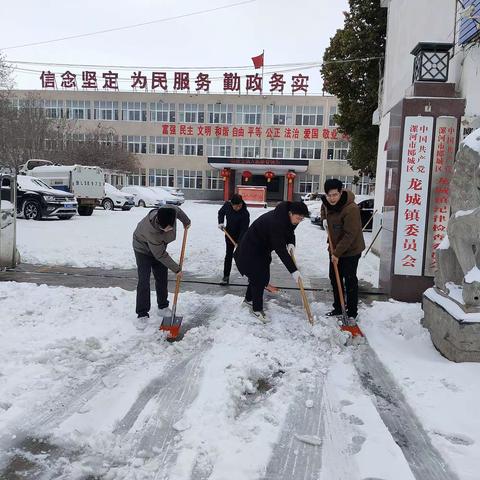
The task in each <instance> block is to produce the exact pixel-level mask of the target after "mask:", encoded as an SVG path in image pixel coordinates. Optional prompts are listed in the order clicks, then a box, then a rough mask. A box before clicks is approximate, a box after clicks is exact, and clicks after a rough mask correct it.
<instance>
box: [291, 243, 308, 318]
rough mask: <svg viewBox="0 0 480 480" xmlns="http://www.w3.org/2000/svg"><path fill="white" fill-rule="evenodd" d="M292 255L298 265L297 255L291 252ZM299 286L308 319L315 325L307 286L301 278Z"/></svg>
mask: <svg viewBox="0 0 480 480" xmlns="http://www.w3.org/2000/svg"><path fill="white" fill-rule="evenodd" d="M290 256H291V257H292V260H293V263H294V264H295V266H297V262H296V261H295V255H294V254H293V253H290ZM298 286H299V287H300V294H301V296H302V302H303V308H304V309H305V313H306V314H307V320H308V321H309V322H310V324H311V325H313V315H312V310H311V309H310V303H308V298H307V294H306V293H305V288H304V287H303V280H302V279H301V278H299V279H298Z"/></svg>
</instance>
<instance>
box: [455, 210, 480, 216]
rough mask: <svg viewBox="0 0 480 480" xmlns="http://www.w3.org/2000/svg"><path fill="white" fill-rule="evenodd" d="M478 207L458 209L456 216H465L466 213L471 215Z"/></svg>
mask: <svg viewBox="0 0 480 480" xmlns="http://www.w3.org/2000/svg"><path fill="white" fill-rule="evenodd" d="M475 210H476V209H472V210H458V211H457V212H455V218H458V217H465V216H466V215H471V214H472V213H473V212H475Z"/></svg>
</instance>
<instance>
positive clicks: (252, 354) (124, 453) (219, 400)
mask: <svg viewBox="0 0 480 480" xmlns="http://www.w3.org/2000/svg"><path fill="white" fill-rule="evenodd" d="M183 207H184V209H185V211H186V213H187V214H188V215H189V216H191V218H192V222H193V223H192V228H191V230H189V244H188V250H187V259H186V269H187V270H188V271H189V272H192V273H198V274H200V275H205V276H212V275H217V276H218V275H219V274H220V273H221V272H220V270H221V265H222V261H223V255H224V239H223V236H222V235H221V233H220V232H219V230H218V229H217V228H216V224H217V218H216V212H217V211H218V208H219V205H212V204H203V203H195V202H192V201H187V202H185V204H184V206H183ZM147 212H148V210H147V209H141V208H134V209H132V210H131V211H130V212H121V211H120V212H112V211H103V210H96V211H95V212H94V214H93V216H92V217H75V218H74V219H72V220H71V221H68V222H60V221H42V222H34V221H25V220H19V221H18V232H19V249H20V251H21V253H22V256H23V258H27V261H30V262H35V263H44V264H47V265H74V266H102V267H104V268H133V267H134V262H133V258H132V257H133V254H132V250H131V235H132V232H133V229H134V228H135V226H136V224H137V223H138V221H140V220H141V218H143V216H144V215H146V213H147ZM250 212H251V215H252V219H254V218H257V217H258V216H259V215H261V214H263V213H264V212H265V210H264V209H258V210H257V209H250ZM181 232H182V229H181V227H180V229H179V233H180V235H179V238H178V239H177V241H176V242H175V243H174V244H173V245H171V246H170V247H169V250H170V251H171V252H172V254H173V256H174V257H175V256H177V255H178V252H179V247H180V243H181ZM369 235H370V234H367V235H366V243H367V245H368V243H369V241H370V239H371V237H369ZM296 236H297V251H296V254H297V261H298V264H299V266H300V269H301V271H302V273H303V275H304V276H305V278H306V280H308V278H309V277H327V276H328V255H327V251H326V237H325V232H323V231H322V230H321V229H320V228H318V227H317V226H314V225H312V224H311V223H310V222H309V221H304V222H302V224H301V225H300V226H299V227H298V228H297V230H296ZM52 245H54V248H52ZM277 261H278V260H277ZM377 274H378V259H377V258H376V257H374V256H373V255H371V254H370V255H369V256H367V257H366V259H362V260H361V262H360V270H359V276H360V278H362V279H364V280H367V281H371V283H372V284H375V283H376V275H377ZM476 275H477V274H476V273H475V276H476ZM0 278H1V277H0ZM285 278H289V277H288V276H287V274H286V275H285ZM222 292H224V290H222ZM457 293H458V292H457ZM426 295H427V296H428V298H431V299H433V300H435V301H438V302H439V303H440V302H445V303H441V304H442V305H443V306H445V308H447V307H448V308H454V307H456V308H457V309H459V310H461V309H460V307H459V306H458V305H456V304H455V303H454V302H453V301H451V300H448V299H445V298H444V297H442V296H440V295H439V294H438V293H436V292H435V291H434V290H433V289H430V290H428V291H427V292H426ZM287 297H288V295H287ZM287 297H284V296H282V295H279V296H277V297H269V300H268V302H267V305H266V307H267V314H268V315H269V316H270V318H271V319H272V323H270V324H268V325H263V324H260V323H259V322H258V320H256V319H254V318H253V317H252V315H251V314H250V312H249V311H248V309H247V308H246V307H244V306H241V301H242V299H241V298H240V297H239V296H235V295H231V294H226V295H224V294H223V293H220V292H219V294H202V295H200V294H197V293H195V292H182V293H181V295H180V303H179V310H178V312H179V314H180V315H183V317H184V328H185V329H188V328H190V329H189V330H188V331H186V333H185V336H184V338H183V339H182V340H181V341H180V342H175V343H170V342H167V341H166V339H165V336H164V334H163V333H161V332H159V331H158V325H159V323H160V321H161V319H160V318H159V316H158V315H157V314H156V312H153V311H152V312H151V314H152V315H151V319H150V322H149V324H148V326H147V328H146V329H145V330H143V331H139V330H137V329H136V328H135V314H134V304H135V293H134V292H129V291H125V290H122V289H120V288H104V289H96V288H76V289H73V288H67V287H49V286H46V285H35V284H30V283H15V282H0V308H1V314H2V317H1V318H2V335H1V336H0V476H1V475H2V472H3V471H4V468H5V466H6V465H7V464H8V461H9V459H11V458H12V455H15V454H17V455H20V457H21V456H22V455H23V456H25V457H26V458H28V459H29V461H32V462H34V464H35V465H37V466H38V467H39V469H40V470H41V472H42V478H58V479H59V480H66V479H68V480H70V479H71V480H83V479H85V478H89V476H90V478H96V477H102V478H104V479H105V480H120V479H122V480H123V479H125V480H147V479H153V478H158V479H160V478H162V479H165V480H166V479H170V480H172V479H175V480H190V479H195V480H197V479H207V478H208V479H211V480H225V479H227V478H228V479H229V480H230V479H231V480H255V479H260V478H267V477H266V476H265V472H266V470H267V468H268V466H269V462H270V461H271V459H272V458H274V457H272V455H273V453H274V452H275V451H277V450H276V449H277V448H279V439H280V438H284V436H283V435H284V434H285V429H288V430H287V435H288V436H287V438H288V439H289V440H288V441H289V442H290V444H289V445H290V447H289V448H290V449H291V450H290V451H289V452H291V453H292V455H293V456H294V458H301V457H297V455H300V453H299V452H301V451H304V450H302V449H309V450H306V451H307V453H308V455H310V457H307V458H309V459H311V460H313V459H317V460H318V462H321V465H322V468H321V472H319V473H318V474H316V475H314V476H313V475H310V476H304V477H302V479H305V480H313V479H319V480H365V479H367V478H371V479H374V478H375V479H382V480H413V479H414V478H415V477H414V475H413V473H412V471H411V469H410V466H409V464H408V462H407V460H406V458H405V456H404V454H403V452H402V450H401V448H400V447H399V445H398V444H397V443H396V442H395V441H394V439H393V438H392V435H391V434H390V432H389V431H388V430H387V428H386V426H385V424H384V423H383V421H382V418H381V417H380V415H379V412H378V406H377V405H376V401H375V398H374V397H373V396H372V394H371V393H370V392H367V391H366V390H365V389H364V387H363V386H362V384H361V382H360V378H359V375H358V372H357V369H356V368H355V361H356V358H357V357H355V355H354V353H355V352H356V348H364V347H348V348H347V347H344V346H343V344H344V341H345V339H346V336H347V334H345V333H342V332H340V331H339V329H338V328H337V325H336V324H335V320H334V319H331V318H329V319H327V318H325V317H323V316H322V314H323V313H324V312H325V311H327V310H328V309H329V306H328V305H326V304H324V303H312V305H311V307H312V312H313V314H314V316H315V318H316V324H315V325H314V326H313V327H310V325H309V324H308V323H307V322H306V320H305V315H304V312H303V311H302V309H301V307H300V306H299V305H297V304H293V303H291V302H290V301H289V300H288V298H290V297H288V298H287ZM462 314H463V312H462ZM463 315H464V319H463V321H469V319H470V317H469V315H473V314H463ZM421 317H422V311H421V308H420V305H418V304H406V303H401V302H395V301H389V302H378V301H375V302H373V303H371V304H365V303H362V304H361V308H360V322H361V326H362V329H363V330H364V332H365V333H366V336H367V338H368V341H369V343H370V345H371V346H372V347H373V349H374V350H375V352H376V353H377V355H378V357H379V358H380V359H381V361H382V362H383V364H384V365H385V366H386V367H387V369H388V370H389V371H390V373H391V374H392V376H393V377H394V379H395V381H396V383H397V384H398V385H399V387H400V388H401V390H402V392H403V394H404V395H405V397H406V399H407V401H408V403H409V405H410V406H411V407H412V408H413V410H414V412H415V414H416V415H417V416H418V418H419V420H420V422H421V424H422V425H423V427H424V428H425V429H426V431H427V433H428V435H429V437H430V439H431V441H432V442H433V444H434V446H435V447H436V448H437V449H438V450H439V451H440V453H441V454H442V456H443V457H444V458H445V460H446V461H447V463H448V465H449V466H450V467H451V469H452V470H454V471H455V473H457V475H458V478H459V479H461V480H476V479H477V478H478V471H479V470H480V418H479V417H478V415H477V410H478V408H477V403H478V398H479V397H480V381H479V380H478V379H479V378H480V375H479V374H480V365H477V364H471V363H464V364H455V363H452V362H449V361H447V360H446V359H444V358H443V357H442V356H441V355H440V354H439V353H438V352H437V351H436V350H435V349H434V347H433V346H432V343H431V341H430V337H429V335H428V332H427V331H426V330H425V329H423V328H422V327H421V325H420V319H421ZM367 348H368V347H367ZM292 409H295V411H297V413H298V415H299V418H304V417H306V418H308V417H307V416H308V414H309V413H310V414H312V412H313V413H314V414H315V412H317V411H318V412H319V416H320V415H321V422H320V421H319V424H320V425H321V428H319V430H318V431H311V430H308V429H306V428H305V427H304V426H303V427H302V426H301V424H300V423H299V424H296V423H293V424H292V423H289V422H288V419H291V412H292ZM32 438H33V441H34V442H40V441H45V442H47V443H48V444H50V445H52V447H53V450H52V451H53V453H51V454H46V453H35V452H31V451H29V450H28V448H27V447H26V446H25V445H28V442H29V441H32ZM287 443H288V442H287ZM280 447H282V445H280ZM19 452H20V453H19ZM16 458H19V457H18V456H17V457H16ZM300 467H301V465H300V464H298V465H295V468H300ZM27 475H28V474H27ZM295 475H296V474H295ZM295 475H294V474H293V473H292V476H291V480H297V478H300V477H298V476H295ZM39 478H40V477H39ZM268 478H273V477H268Z"/></svg>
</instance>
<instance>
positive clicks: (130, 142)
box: [122, 135, 147, 153]
mask: <svg viewBox="0 0 480 480" xmlns="http://www.w3.org/2000/svg"><path fill="white" fill-rule="evenodd" d="M122 142H123V144H124V145H125V148H126V149H127V150H128V151H129V152H130V153H147V137H139V136H136V135H128V136H127V135H123V137H122Z"/></svg>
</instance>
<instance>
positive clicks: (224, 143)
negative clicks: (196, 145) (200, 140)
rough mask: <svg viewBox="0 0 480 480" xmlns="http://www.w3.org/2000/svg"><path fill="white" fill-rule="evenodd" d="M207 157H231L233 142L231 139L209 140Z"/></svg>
mask: <svg viewBox="0 0 480 480" xmlns="http://www.w3.org/2000/svg"><path fill="white" fill-rule="evenodd" d="M207 156H209V157H231V156H232V140H231V139H230V138H208V139H207Z"/></svg>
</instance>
